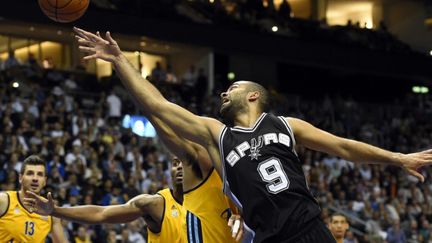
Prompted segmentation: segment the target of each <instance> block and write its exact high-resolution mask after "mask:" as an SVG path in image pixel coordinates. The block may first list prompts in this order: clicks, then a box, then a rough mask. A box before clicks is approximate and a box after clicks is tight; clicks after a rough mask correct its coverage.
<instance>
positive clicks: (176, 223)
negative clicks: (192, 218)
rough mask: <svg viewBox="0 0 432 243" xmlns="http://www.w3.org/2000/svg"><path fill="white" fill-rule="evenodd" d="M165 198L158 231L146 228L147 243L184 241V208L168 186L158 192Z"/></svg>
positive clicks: (179, 242)
mask: <svg viewBox="0 0 432 243" xmlns="http://www.w3.org/2000/svg"><path fill="white" fill-rule="evenodd" d="M158 194H159V195H161V196H162V197H163V198H164V199H165V208H164V215H163V217H162V227H161V231H160V232H159V233H154V232H152V231H151V230H150V229H148V228H147V232H148V241H147V242H149V243H159V242H160V243H165V242H172V243H181V242H184V239H185V233H184V231H183V227H182V224H183V221H184V218H185V214H186V212H185V210H184V208H183V206H182V205H181V204H180V203H178V202H177V201H176V200H175V198H174V196H173V195H172V193H171V190H170V189H169V188H167V189H163V190H160V191H159V192H158Z"/></svg>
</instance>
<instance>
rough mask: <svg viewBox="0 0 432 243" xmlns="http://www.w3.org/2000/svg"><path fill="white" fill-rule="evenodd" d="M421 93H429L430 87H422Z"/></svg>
mask: <svg viewBox="0 0 432 243" xmlns="http://www.w3.org/2000/svg"><path fill="white" fill-rule="evenodd" d="M420 93H422V94H427V93H429V88H428V87H420Z"/></svg>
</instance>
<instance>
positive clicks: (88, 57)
mask: <svg viewBox="0 0 432 243" xmlns="http://www.w3.org/2000/svg"><path fill="white" fill-rule="evenodd" d="M96 58H97V55H96V54H93V55H90V56H85V57H83V59H84V60H92V59H96Z"/></svg>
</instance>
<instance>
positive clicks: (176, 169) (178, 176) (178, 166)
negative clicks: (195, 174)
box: [171, 157, 183, 185]
mask: <svg viewBox="0 0 432 243" xmlns="http://www.w3.org/2000/svg"><path fill="white" fill-rule="evenodd" d="M171 163H172V165H171V177H172V180H173V183H174V184H175V185H179V184H182V183H183V163H182V162H181V160H179V158H177V157H173V159H172V161H171Z"/></svg>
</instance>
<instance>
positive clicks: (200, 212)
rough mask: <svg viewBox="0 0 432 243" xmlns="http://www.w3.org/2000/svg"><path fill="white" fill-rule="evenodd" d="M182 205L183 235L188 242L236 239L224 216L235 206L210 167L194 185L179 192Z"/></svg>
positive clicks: (216, 242) (229, 240)
mask: <svg viewBox="0 0 432 243" xmlns="http://www.w3.org/2000/svg"><path fill="white" fill-rule="evenodd" d="M183 206H184V208H185V209H186V211H187V213H186V224H185V225H184V227H186V232H187V233H186V237H187V239H188V242H189V243H201V242H204V243H213V242H214V243H219V242H224V243H229V242H236V241H235V240H234V238H232V236H231V228H230V227H228V225H227V224H228V219H229V217H230V215H231V212H232V211H233V210H235V208H231V207H230V204H229V203H228V198H227V197H226V196H225V195H224V194H223V192H222V180H221V179H220V177H219V175H218V174H217V172H216V171H215V170H214V169H213V170H212V171H211V172H210V174H209V176H208V177H207V178H206V179H205V180H204V181H203V182H202V183H201V184H199V185H198V186H196V187H195V188H194V189H191V190H189V191H186V192H184V193H183Z"/></svg>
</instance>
